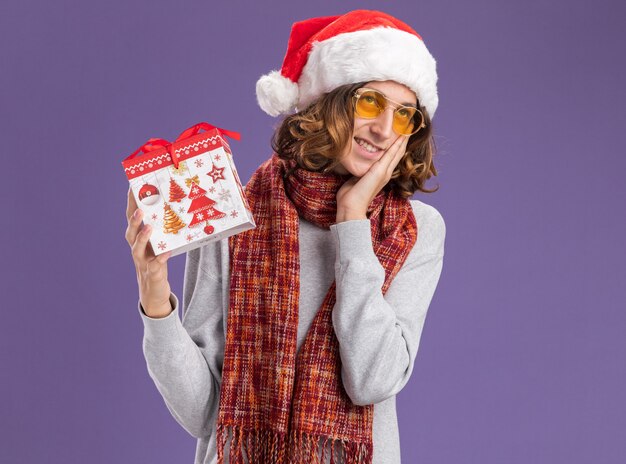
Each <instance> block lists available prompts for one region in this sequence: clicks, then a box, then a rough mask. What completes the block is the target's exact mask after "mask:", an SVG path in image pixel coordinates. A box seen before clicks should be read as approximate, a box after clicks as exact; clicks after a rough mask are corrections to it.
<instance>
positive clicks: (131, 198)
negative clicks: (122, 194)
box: [126, 187, 137, 222]
mask: <svg viewBox="0 0 626 464" xmlns="http://www.w3.org/2000/svg"><path fill="white" fill-rule="evenodd" d="M136 210H137V202H136V201H135V195H133V191H132V189H131V188H130V187H128V200H127V203H126V219H127V220H128V221H129V222H130V218H131V217H132V215H133V213H134V212H135V211H136Z"/></svg>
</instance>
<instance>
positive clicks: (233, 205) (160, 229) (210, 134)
mask: <svg viewBox="0 0 626 464" xmlns="http://www.w3.org/2000/svg"><path fill="white" fill-rule="evenodd" d="M225 136H228V137H231V138H234V139H236V140H239V134H238V133H236V132H231V131H227V130H224V129H220V128H217V127H215V126H212V125H210V124H208V123H205V122H203V123H199V124H196V125H194V126H192V127H190V128H189V129H186V130H185V131H183V132H182V133H181V134H180V135H179V136H178V138H177V139H176V141H175V142H173V143H170V142H168V141H167V140H164V139H150V140H149V141H148V142H147V143H145V144H144V145H142V146H141V147H140V148H139V149H137V150H136V151H135V152H133V153H132V154H131V155H130V156H128V157H127V158H126V159H125V160H124V161H123V162H122V166H123V167H124V172H125V173H126V176H127V177H128V181H129V183H130V187H131V190H132V192H133V195H134V197H135V201H136V202H137V206H138V207H139V208H140V209H141V210H142V211H143V212H144V219H143V222H144V224H150V225H151V226H152V234H151V236H150V244H151V245H152V249H153V250H154V254H155V255H157V256H158V255H160V254H162V253H165V252H167V251H171V252H172V256H175V255H178V254H181V253H185V252H187V251H189V250H193V249H194V248H198V247H201V246H203V245H205V244H206V243H208V242H210V241H212V240H219V239H222V238H225V237H229V236H230V235H234V234H236V233H239V232H243V231H245V230H249V229H253V228H254V227H255V223H254V218H253V217H252V212H251V211H250V206H249V205H248V201H247V200H246V197H245V194H244V191H243V189H242V187H241V181H240V180H239V175H238V174H237V169H236V168H235V163H234V162H233V156H232V152H231V150H230V146H229V145H228V142H227V141H226V138H225Z"/></svg>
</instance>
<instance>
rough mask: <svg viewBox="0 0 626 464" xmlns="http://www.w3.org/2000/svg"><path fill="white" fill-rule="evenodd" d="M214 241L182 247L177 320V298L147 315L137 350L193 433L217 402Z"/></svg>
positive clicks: (206, 430)
mask: <svg viewBox="0 0 626 464" xmlns="http://www.w3.org/2000/svg"><path fill="white" fill-rule="evenodd" d="M219 268H220V242H211V243H209V244H208V245H206V246H204V247H202V248H200V249H196V250H192V251H190V252H188V253H187V258H186V263H185V277H184V284H183V308H184V314H183V317H182V321H181V319H180V318H179V314H178V313H179V302H178V299H177V298H176V296H175V295H174V294H173V293H172V295H171V296H170V301H171V303H172V307H173V308H174V310H173V311H172V312H171V313H170V314H169V315H168V316H166V317H164V318H159V319H156V318H151V317H149V316H147V315H146V314H145V313H144V311H143V308H142V307H141V304H139V312H140V314H141V317H142V320H143V325H144V337H143V353H144V357H145V359H146V363H147V367H148V373H149V375H150V377H151V378H152V380H153V381H154V383H155V385H156V387H157V389H158V391H159V393H160V394H161V396H162V397H163V400H164V401H165V404H166V406H167V408H168V410H169V411H170V413H171V414H172V416H173V417H174V418H175V419H176V421H177V422H178V423H179V424H180V425H181V426H182V427H183V428H184V429H185V430H186V431H187V432H188V433H190V434H191V435H192V436H194V437H196V438H202V437H207V436H208V435H210V433H211V430H210V427H212V424H214V423H215V419H216V417H217V416H216V415H217V410H218V406H219V388H220V384H221V375H222V362H223V352H224V328H223V307H222V303H223V301H222V297H221V294H222V289H221V278H220V273H219V272H218V270H219Z"/></svg>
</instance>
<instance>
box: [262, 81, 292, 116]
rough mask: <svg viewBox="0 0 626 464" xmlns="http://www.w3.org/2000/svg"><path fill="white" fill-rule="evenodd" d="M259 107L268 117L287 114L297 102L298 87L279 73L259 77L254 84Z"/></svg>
mask: <svg viewBox="0 0 626 464" xmlns="http://www.w3.org/2000/svg"><path fill="white" fill-rule="evenodd" d="M256 98H257V101H258V103H259V106H260V107H261V109H263V111H265V112H266V113H267V114H269V115H270V116H278V115H279V114H284V113H288V112H289V111H291V110H293V109H294V107H295V106H296V103H297V102H298V85H297V84H296V83H295V82H293V81H292V80H290V79H288V78H286V77H284V76H283V75H282V74H281V73H280V71H272V72H270V73H269V74H266V75H264V76H261V78H260V79H259V80H258V81H257V83H256Z"/></svg>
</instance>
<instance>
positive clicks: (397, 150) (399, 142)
mask: <svg viewBox="0 0 626 464" xmlns="http://www.w3.org/2000/svg"><path fill="white" fill-rule="evenodd" d="M407 144H408V137H404V136H401V135H400V136H398V137H397V138H396V140H394V142H393V143H392V144H391V145H390V146H389V148H387V150H386V151H385V154H384V155H383V156H382V157H381V158H380V159H379V160H378V162H379V163H380V164H381V165H382V167H383V169H384V171H385V174H386V176H387V177H388V178H387V180H389V178H390V177H391V174H393V171H394V170H395V169H396V166H397V165H398V163H399V162H400V160H401V159H402V157H403V156H404V154H405V153H406V147H407Z"/></svg>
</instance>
